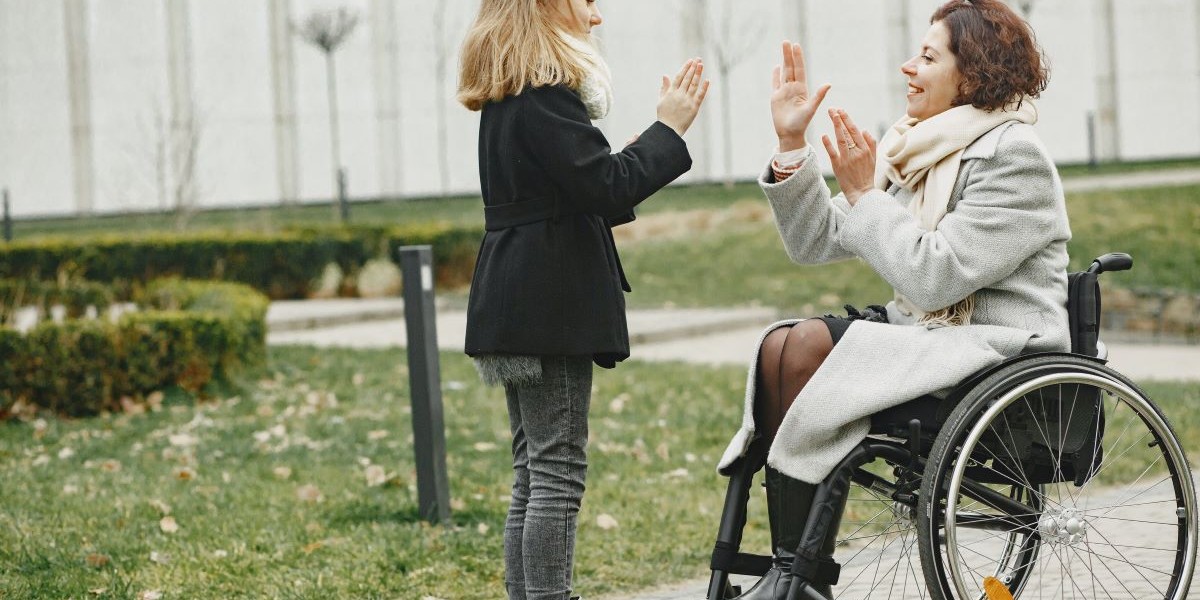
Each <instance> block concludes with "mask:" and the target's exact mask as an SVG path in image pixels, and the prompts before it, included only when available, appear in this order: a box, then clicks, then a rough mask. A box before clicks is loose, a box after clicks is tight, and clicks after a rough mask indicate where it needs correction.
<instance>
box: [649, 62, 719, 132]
mask: <svg viewBox="0 0 1200 600" xmlns="http://www.w3.org/2000/svg"><path fill="white" fill-rule="evenodd" d="M703 75H704V62H703V61H701V60H700V59H699V58H693V59H690V60H688V61H687V62H686V63H683V68H682V69H680V70H679V73H677V74H676V75H675V77H674V78H670V77H667V76H666V75H663V78H662V89H661V90H659V92H658V120H659V121H662V122H663V125H666V126H667V127H670V128H671V129H674V130H675V133H678V134H679V135H681V136H682V135H683V134H684V133H685V132H687V130H688V127H691V126H692V121H695V120H696V113H698V112H700V105H701V104H703V103H704V97H705V96H706V95H707V94H708V85H709V83H710V82H709V81H708V80H705V79H704V78H703Z"/></svg>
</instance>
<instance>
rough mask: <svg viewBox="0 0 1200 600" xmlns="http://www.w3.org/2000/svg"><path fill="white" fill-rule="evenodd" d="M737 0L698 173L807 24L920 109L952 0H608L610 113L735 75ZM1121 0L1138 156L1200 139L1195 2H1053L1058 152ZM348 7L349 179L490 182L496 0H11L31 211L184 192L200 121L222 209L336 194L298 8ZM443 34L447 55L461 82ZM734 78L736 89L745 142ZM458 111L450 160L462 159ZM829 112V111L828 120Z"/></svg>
mask: <svg viewBox="0 0 1200 600" xmlns="http://www.w3.org/2000/svg"><path fill="white" fill-rule="evenodd" d="M438 1H444V2H446V4H444V5H442V4H438ZM729 2H733V4H732V6H733V8H734V10H732V11H729V12H728V14H730V15H731V16H730V17H729V19H728V20H727V21H726V22H725V23H727V27H724V29H727V30H728V32H729V33H730V35H729V37H728V38H726V39H723V40H720V41H721V42H722V43H724V44H725V45H726V47H727V49H730V50H734V51H737V52H741V53H743V54H744V55H745V56H744V59H743V60H742V61H740V62H738V63H737V64H736V65H734V67H733V68H732V70H731V72H730V73H729V76H728V78H727V79H726V80H723V81H715V82H714V88H713V90H712V93H711V94H710V97H709V100H708V103H707V105H706V106H705V109H704V112H703V113H702V115H701V117H700V119H699V120H698V122H697V123H696V125H695V126H694V129H693V130H692V131H691V132H689V135H688V140H689V144H690V146H691V148H692V152H693V155H694V156H695V159H696V166H695V168H694V169H693V171H692V172H691V173H689V174H688V175H687V176H685V178H684V181H709V180H712V181H719V180H721V179H723V178H725V177H727V176H732V177H733V178H737V179H748V178H752V177H753V176H754V175H755V174H756V173H757V172H758V170H759V168H760V166H761V165H762V164H763V162H764V159H765V157H766V156H767V155H768V154H769V153H770V151H771V148H772V144H773V134H772V130H771V124H770V116H769V113H768V110H767V95H768V94H769V87H770V71H771V68H772V66H773V65H774V64H775V63H776V62H777V60H778V59H777V55H778V52H779V50H778V43H779V41H780V40H782V39H784V38H788V39H798V40H801V41H802V42H804V43H805V48H806V51H807V53H808V58H809V63H810V75H811V77H810V79H811V80H812V81H813V82H815V83H821V82H829V83H832V84H833V86H834V88H833V92H832V93H831V94H830V96H829V99H828V100H827V105H828V106H840V107H843V108H845V109H846V110H848V111H849V112H850V113H851V115H852V116H853V117H854V118H855V119H856V121H858V122H859V123H860V124H862V125H864V126H867V127H870V128H872V129H874V130H879V129H881V128H882V127H884V126H886V125H887V124H889V123H891V122H892V121H894V120H895V119H896V118H897V117H899V116H900V111H901V110H903V109H902V102H903V86H904V79H903V77H902V76H901V75H900V74H899V71H898V62H899V60H900V58H899V57H900V56H902V55H903V49H905V48H908V49H913V48H914V45H915V44H916V42H917V41H919V39H920V38H921V37H922V35H923V34H924V32H925V30H926V28H927V27H928V16H929V14H930V13H931V12H932V11H933V9H934V8H935V7H936V6H937V5H938V2H937V1H936V0H842V1H840V2H824V1H809V0H751V1H750V2H746V1H745V0H743V1H741V2H738V1H737V0H654V1H653V2H650V1H647V0H601V2H600V6H601V9H602V11H603V13H604V15H605V19H606V21H605V24H604V25H603V26H602V27H601V28H599V29H598V30H597V33H598V35H599V36H600V37H601V38H602V40H603V42H604V44H605V47H606V52H607V54H608V56H609V60H610V63H611V66H612V69H613V72H614V79H615V81H614V84H615V88H616V93H617V98H616V105H615V106H614V109H613V111H612V114H611V116H610V117H609V118H608V119H606V120H605V121H604V122H603V123H602V124H601V127H602V128H603V129H604V131H605V132H606V134H607V135H608V136H609V139H610V141H611V142H612V143H613V144H614V145H617V146H619V145H621V144H622V143H623V142H624V141H625V140H626V139H628V138H629V137H630V136H632V135H633V134H635V133H638V132H640V131H641V130H642V129H644V128H645V127H646V126H647V125H648V124H649V123H650V122H651V121H652V120H653V119H654V107H655V103H656V100H657V89H658V76H659V75H661V74H663V73H673V72H674V70H675V69H676V68H678V65H679V64H681V63H682V62H683V61H684V60H685V59H686V58H687V57H690V56H703V57H705V59H706V63H707V64H708V65H709V71H710V75H712V76H713V77H714V78H716V76H717V68H716V67H717V65H716V59H715V55H714V51H713V49H712V47H711V46H709V45H707V44H706V43H705V39H707V41H708V44H711V43H714V40H717V39H718V38H721V37H722V34H721V31H722V29H723V27H722V23H721V22H720V21H721V19H720V15H722V14H726V10H725V5H726V3H729ZM1105 2H1111V3H1112V6H1113V10H1112V14H1113V22H1112V28H1111V30H1112V31H1113V33H1114V34H1115V41H1114V42H1113V43H1114V46H1113V48H1112V50H1113V51H1112V53H1111V54H1110V56H1112V57H1113V59H1114V64H1115V71H1116V78H1117V79H1116V80H1117V84H1116V88H1115V90H1116V93H1115V95H1114V103H1115V106H1116V107H1117V112H1116V113H1115V114H1116V119H1115V121H1114V124H1115V128H1116V130H1115V137H1116V139H1118V140H1119V144H1120V146H1119V151H1118V152H1119V156H1120V157H1121V158H1123V159H1127V160H1132V159H1147V158H1165V157H1179V156H1195V155H1200V41H1198V37H1200V35H1198V34H1200V14H1198V12H1200V1H1197V0H1035V2H1034V4H1033V11H1032V14H1031V16H1030V20H1031V22H1032V23H1033V25H1034V27H1035V29H1036V30H1037V32H1038V35H1039V38H1040V41H1041V43H1042V44H1043V46H1044V47H1045V50H1046V53H1047V54H1048V56H1049V57H1050V60H1051V64H1052V66H1053V75H1052V79H1051V85H1050V88H1049V90H1048V91H1047V92H1046V93H1045V95H1044V97H1043V99H1042V101H1041V102H1040V103H1039V107H1040V110H1041V117H1042V120H1041V122H1040V123H1039V125H1038V127H1039V128H1040V129H1041V131H1042V135H1043V137H1044V138H1045V140H1046V144H1047V146H1048V148H1049V149H1050V151H1051V153H1052V154H1053V155H1054V157H1055V158H1056V159H1057V160H1060V161H1067V162H1078V161H1083V160H1086V159H1087V156H1088V146H1087V115H1088V113H1089V112H1090V111H1094V110H1096V108H1097V106H1098V105H1099V103H1100V100H1101V97H1102V96H1101V94H1102V93H1103V90H1104V88H1103V87H1102V86H1100V85H1099V84H1098V79H1099V78H1098V74H1099V70H1100V69H1102V68H1103V61H1102V60H1100V59H1098V57H1100V56H1104V54H1103V51H1104V47H1103V46H1104V43H1105V38H1104V37H1098V35H1100V34H1099V33H1098V32H1102V31H1105V30H1106V29H1105V24H1104V22H1103V21H1101V20H1099V19H1100V15H1102V11H1101V10H1100V9H1101V7H1102V6H1103V5H1104V3H1105ZM901 3H903V4H901ZM337 5H345V6H349V7H351V8H354V9H355V10H357V11H359V13H360V15H361V17H362V23H361V24H360V26H359V28H358V29H357V30H356V31H355V32H354V34H353V36H352V37H351V38H350V39H349V40H348V41H347V42H346V44H345V45H344V46H343V48H342V49H341V50H340V51H339V52H338V54H337V68H338V73H337V75H338V82H337V83H338V101H339V104H340V115H341V139H342V144H341V147H342V162H343V163H344V164H345V165H346V167H347V168H348V169H349V175H350V192H351V195H352V196H353V197H356V198H367V197H377V196H381V195H382V196H398V195H399V196H424V195H436V194H440V193H443V192H450V193H470V192H475V191H477V189H478V180H477V174H476V164H475V145H476V131H477V120H478V117H477V115H475V114H473V113H470V112H468V111H466V110H464V109H462V108H461V107H460V106H458V105H457V104H455V103H454V101H453V96H454V86H455V78H456V64H457V57H456V54H457V47H458V43H459V42H460V41H461V39H462V36H463V34H464V32H465V30H466V28H467V27H468V25H469V22H470V20H471V19H472V18H473V16H474V12H475V10H476V7H477V6H478V1H477V0H435V1H433V2H431V1H429V0H342V1H340V2H336V3H335V2H329V1H321V0H203V1H199V0H104V1H101V0H0V187H7V188H9V189H10V190H11V193H12V199H13V204H14V212H15V213H16V214H17V215H18V216H29V215H40V214H59V213H72V212H81V211H85V210H86V209H87V208H88V206H89V203H90V206H91V207H92V209H93V210H95V211H102V212H111V211H124V210H142V209H154V208H160V207H165V206H170V204H171V203H172V202H173V199H172V198H171V196H170V194H169V193H168V192H169V191H170V189H171V186H172V180H173V178H174V173H173V171H172V167H171V160H172V156H174V155H173V154H172V153H173V152H175V153H176V154H177V153H178V145H179V144H180V143H181V141H180V140H181V139H183V140H184V142H182V143H184V144H185V145H186V144H187V143H191V142H189V141H187V140H198V141H197V142H195V143H194V147H195V150H196V153H197V161H196V176H195V184H196V185H195V193H196V195H197V198H198V201H199V203H200V204H202V205H204V206H220V205H244V204H264V203H275V202H279V201H281V200H282V199H286V198H288V197H289V196H290V197H295V198H296V199H298V200H299V201H318V200H324V199H328V198H329V197H330V195H331V193H332V181H333V177H332V165H331V158H330V143H329V142H330V140H329V135H330V134H329V123H328V108H327V95H326V82H325V73H326V71H325V63H324V59H323V55H322V54H321V53H320V52H319V51H317V50H316V49H314V48H313V47H312V46H310V45H308V44H306V43H305V42H303V41H302V40H300V39H299V38H298V37H296V36H294V35H292V36H286V32H282V33H281V31H282V30H281V29H280V28H279V26H278V24H279V23H280V22H282V21H281V20H282V19H289V20H291V21H298V20H300V19H301V18H302V17H303V16H304V15H306V14H307V13H308V12H309V11H310V10H313V9H316V8H321V7H331V6H337ZM751 6H752V8H748V7H751ZM439 9H444V10H445V20H444V27H443V31H442V36H441V37H442V39H441V40H440V41H439V40H436V39H435V37H437V33H438V31H437V29H436V28H435V27H434V26H433V23H434V17H435V11H438V10H439ZM903 9H907V19H905V14H904V10H903ZM172 11H176V12H172ZM72 19H75V22H76V26H75V27H70V26H69V25H70V23H71V22H72ZM79 19H82V25H81V26H80V24H79ZM273 19H274V22H275V23H276V28H275V29H272V22H273ZM181 24H182V25H181ZM172 27H174V29H172ZM71 31H73V32H74V34H73V37H70V38H69V37H68V32H71ZM272 31H275V32H276V33H275V35H276V38H277V39H276V43H275V44H274V47H273V43H272ZM181 32H182V33H181ZM906 37H907V38H909V39H907V40H906V39H904V38H906ZM181 40H182V41H181ZM69 42H70V43H69ZM439 46H440V47H441V48H444V49H445V51H446V52H448V53H449V55H448V60H449V62H448V65H449V69H448V76H447V77H446V78H445V80H442V81H438V80H437V77H436V64H437V60H436V59H437V56H438V50H437V49H438V48H439ZM73 56H74V57H76V60H74V61H72V60H71V59H72V57H73ZM80 57H82V58H85V59H86V60H83V61H82V62H81V61H80V60H79V58H80ZM70 65H74V69H72V68H71V67H70ZM79 65H84V67H82V68H84V69H85V72H84V73H83V74H82V75H81V74H80V73H79V69H80V67H79ZM84 75H86V76H84ZM721 85H728V86H729V89H728V92H729V93H728V105H729V106H728V111H729V112H728V114H729V115H730V119H731V122H730V131H731V135H730V138H731V139H730V140H728V141H726V140H725V136H724V134H723V131H724V126H723V125H724V124H723V122H722V118H723V115H724V114H725V112H724V111H725V110H726V106H724V105H725V102H724V100H723V98H724V97H725V95H724V94H723V93H722V90H721V89H720V88H719V87H717V86H721ZM438 86H441V90H440V93H439V89H438ZM72 90H75V91H76V94H75V96H74V97H73V96H72ZM173 90H174V91H173ZM180 90H190V108H189V109H187V110H190V111H191V115H190V118H184V117H187V116H188V115H186V114H181V113H186V110H185V107H187V106H188V104H187V103H186V102H184V103H183V104H181V99H180V98H179V97H178V96H179V95H180V93H181V92H180ZM79 94H84V95H85V97H79ZM439 97H441V98H443V99H444V101H443V102H439ZM183 100H186V98H185V99H183ZM442 115H444V118H445V119H446V128H447V129H446V136H445V139H446V148H445V149H444V154H445V156H447V157H448V159H449V163H450V169H449V170H448V172H447V173H445V175H444V177H443V173H442V171H441V168H440V157H441V156H442V155H443V149H442V148H440V147H439V146H440V144H439V143H438V140H439V136H438V131H439V129H438V123H439V119H440V118H441V116H442ZM828 131H829V127H828V123H827V120H825V119H824V118H821V119H819V120H818V123H817V125H816V127H815V128H814V131H813V132H812V139H814V140H816V139H817V136H819V135H821V134H822V133H828ZM173 144H174V146H172V145H173ZM172 147H174V148H175V150H172ZM89 162H90V165H89V164H81V163H89ZM727 164H728V165H729V167H730V172H728V173H727V170H726V169H727V166H726V165H727ZM81 186H82V188H83V189H84V190H85V191H89V190H90V193H84V192H81V191H80V189H81Z"/></svg>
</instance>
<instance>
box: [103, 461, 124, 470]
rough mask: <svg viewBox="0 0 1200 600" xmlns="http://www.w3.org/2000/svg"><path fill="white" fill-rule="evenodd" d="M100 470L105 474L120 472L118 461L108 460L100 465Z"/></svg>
mask: <svg viewBox="0 0 1200 600" xmlns="http://www.w3.org/2000/svg"><path fill="white" fill-rule="evenodd" d="M100 470H101V471H104V472H105V473H116V472H117V471H120V470H121V463H120V461H116V460H112V459H109V460H106V461H104V462H102V463H100Z"/></svg>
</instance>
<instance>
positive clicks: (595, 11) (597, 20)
mask: <svg viewBox="0 0 1200 600" xmlns="http://www.w3.org/2000/svg"><path fill="white" fill-rule="evenodd" d="M588 22H589V23H591V25H592V27H595V26H597V25H599V24H601V23H603V22H604V17H602V16H600V9H599V8H596V5H595V4H593V5H592V17H591V19H590V20H589V21H588Z"/></svg>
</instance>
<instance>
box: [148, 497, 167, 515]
mask: <svg viewBox="0 0 1200 600" xmlns="http://www.w3.org/2000/svg"><path fill="white" fill-rule="evenodd" d="M149 504H150V506H152V507H153V508H154V510H157V511H158V512H159V514H161V515H163V516H164V517H165V516H167V515H169V514H171V506H170V505H168V504H167V503H166V502H163V501H162V500H159V499H157V498H155V499H153V500H150V501H149Z"/></svg>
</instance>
